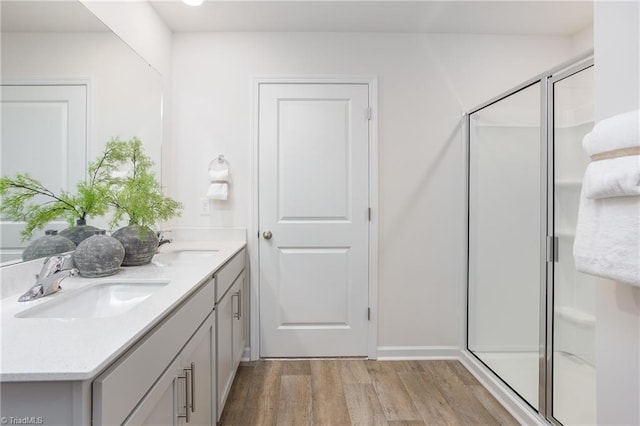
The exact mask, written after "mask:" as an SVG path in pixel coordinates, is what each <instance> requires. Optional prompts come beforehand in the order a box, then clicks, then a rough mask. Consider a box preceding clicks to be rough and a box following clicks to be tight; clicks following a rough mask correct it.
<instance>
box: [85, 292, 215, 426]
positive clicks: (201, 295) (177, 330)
mask: <svg viewBox="0 0 640 426" xmlns="http://www.w3.org/2000/svg"><path fill="white" fill-rule="evenodd" d="M213 297H214V285H213V280H211V281H209V282H207V283H206V284H204V285H203V286H202V287H201V288H200V289H198V290H197V291H196V292H195V294H193V295H192V296H191V297H189V299H187V300H186V301H185V302H184V303H183V304H181V305H180V306H179V307H178V308H176V310H175V311H174V312H173V313H172V314H171V315H170V316H169V317H168V318H165V319H164V320H163V321H162V322H161V323H160V324H158V325H157V326H156V327H154V329H152V330H151V331H150V332H149V333H148V334H147V335H146V336H145V337H144V339H143V340H141V341H139V342H138V343H136V344H135V346H134V347H133V348H131V349H130V350H129V351H128V352H127V353H126V354H125V355H123V356H122V357H121V358H120V359H119V360H118V361H116V362H115V363H114V364H113V365H112V366H111V367H109V368H108V369H107V370H106V371H105V372H104V373H102V374H101V375H100V376H98V378H97V379H96V380H94V382H93V413H92V417H93V424H94V425H113V424H122V422H123V421H124V420H125V418H126V417H127V416H128V415H129V413H131V411H132V410H133V409H134V408H135V406H136V405H137V404H138V402H139V401H140V400H141V399H142V397H143V396H144V395H145V393H146V392H147V391H148V390H149V389H150V388H151V387H152V386H153V384H154V383H155V381H156V380H157V379H158V377H160V376H161V375H162V372H163V371H164V370H165V369H166V368H167V366H168V365H169V364H170V363H171V361H172V360H173V359H174V358H175V356H176V355H177V354H178V353H179V352H180V350H181V349H182V347H183V346H184V345H185V344H186V343H187V341H188V340H189V338H191V335H192V334H193V331H194V330H196V329H197V328H198V326H199V325H200V324H201V323H202V321H204V319H205V318H206V317H207V315H208V314H209V313H210V312H211V310H212V306H211V299H212V298H213Z"/></svg>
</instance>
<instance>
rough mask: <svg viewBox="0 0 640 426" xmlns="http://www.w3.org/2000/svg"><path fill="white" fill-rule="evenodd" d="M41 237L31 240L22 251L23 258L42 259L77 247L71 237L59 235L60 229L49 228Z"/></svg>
mask: <svg viewBox="0 0 640 426" xmlns="http://www.w3.org/2000/svg"><path fill="white" fill-rule="evenodd" d="M44 234H45V235H44V237H40V238H38V239H35V240H33V241H31V242H30V243H29V244H28V245H27V247H25V249H24V251H23V252H22V260H24V261H27V260H33V259H40V258H41V257H47V256H53V255H54V254H60V253H66V252H68V251H73V250H75V249H76V245H75V244H74V243H73V241H71V240H70V239H68V238H66V237H63V236H62V235H58V231H56V230H54V229H48V230H46V231H45V233H44Z"/></svg>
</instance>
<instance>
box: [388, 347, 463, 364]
mask: <svg viewBox="0 0 640 426" xmlns="http://www.w3.org/2000/svg"><path fill="white" fill-rule="evenodd" d="M377 352H378V357H377V359H378V360H381V361H392V360H414V359H415V360H421V359H458V358H460V348H459V347H457V346H378V351H377Z"/></svg>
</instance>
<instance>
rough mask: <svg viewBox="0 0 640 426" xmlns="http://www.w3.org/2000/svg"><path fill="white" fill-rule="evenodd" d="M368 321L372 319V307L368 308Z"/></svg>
mask: <svg viewBox="0 0 640 426" xmlns="http://www.w3.org/2000/svg"><path fill="white" fill-rule="evenodd" d="M367 321H371V308H367Z"/></svg>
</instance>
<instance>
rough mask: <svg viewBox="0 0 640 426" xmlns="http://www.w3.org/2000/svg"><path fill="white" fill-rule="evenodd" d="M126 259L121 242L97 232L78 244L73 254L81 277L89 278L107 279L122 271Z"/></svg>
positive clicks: (102, 232)
mask: <svg viewBox="0 0 640 426" xmlns="http://www.w3.org/2000/svg"><path fill="white" fill-rule="evenodd" d="M122 259H124V247H122V244H120V241H118V240H116V239H115V238H113V237H109V236H107V235H105V232H104V231H100V230H98V231H96V233H95V235H93V236H92V237H89V238H87V239H86V240H84V241H82V242H81V243H80V244H78V247H77V248H76V251H74V252H73V262H74V263H75V265H76V268H78V270H79V271H80V275H82V276H83V277H88V278H97V277H107V276H109V275H113V274H115V273H116V272H118V270H119V269H120V265H122Z"/></svg>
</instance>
